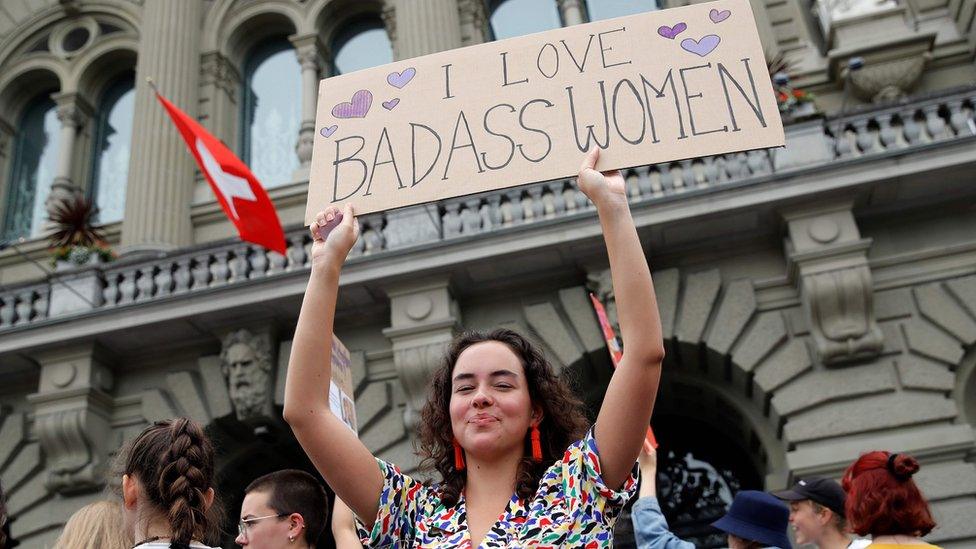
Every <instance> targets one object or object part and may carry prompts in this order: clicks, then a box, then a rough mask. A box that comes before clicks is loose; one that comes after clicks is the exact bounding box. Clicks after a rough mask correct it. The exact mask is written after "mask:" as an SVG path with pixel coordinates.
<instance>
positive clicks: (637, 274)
mask: <svg viewBox="0 0 976 549" xmlns="http://www.w3.org/2000/svg"><path fill="white" fill-rule="evenodd" d="M599 157H600V149H598V148H594V149H592V150H590V152H589V153H587V155H586V158H585V159H584V160H583V165H582V166H581V167H580V174H579V179H578V181H579V186H580V190H582V191H583V192H584V193H586V196H587V197H589V199H590V200H591V201H592V202H593V203H594V204H595V205H596V209H597V212H598V213H599V216H600V225H601V226H602V227H603V238H604V240H605V241H606V245H607V255H608V256H609V257H610V275H611V278H612V280H613V292H614V295H615V297H616V300H617V318H618V321H619V322H620V336H621V338H622V339H623V347H624V355H623V359H622V360H621V361H620V365H619V366H617V369H616V371H615V372H614V374H613V377H612V378H611V380H610V385H609V387H607V394H606V396H605V397H604V399H603V406H602V407H601V408H600V415H599V416H597V420H596V430H595V436H596V443H597V447H598V448H599V449H600V468H601V470H602V473H603V480H604V482H606V484H607V486H609V487H610V488H618V487H620V486H621V485H622V484H623V482H624V480H626V478H627V476H628V475H629V474H630V471H631V469H632V468H633V467H634V461H635V460H636V459H637V454H638V453H639V452H640V449H641V446H642V444H643V440H644V434H645V433H646V432H647V427H648V425H649V423H650V420H651V411H652V410H653V409H654V398H655V397H656V396H657V387H658V384H659V382H660V380H661V362H662V361H663V360H664V340H663V338H662V335H661V318H660V316H659V315H658V311H657V298H656V297H655V296H654V285H653V284H652V283H651V271H650V269H649V268H648V267H647V259H646V258H645V257H644V250H643V249H642V248H641V243H640V239H639V238H638V236H637V228H636V227H635V226H634V220H633V218H632V217H631V216H630V206H629V205H628V204H627V189H626V185H625V183H624V178H623V176H622V175H621V174H620V172H619V171H613V172H607V173H604V174H601V173H600V172H598V171H596V170H595V169H594V168H595V166H596V163H597V160H598V159H599Z"/></svg>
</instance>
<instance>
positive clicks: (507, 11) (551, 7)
mask: <svg viewBox="0 0 976 549" xmlns="http://www.w3.org/2000/svg"><path fill="white" fill-rule="evenodd" d="M561 26H563V25H562V19H561V18H560V17H559V8H558V6H556V0H501V1H498V2H493V8H492V10H491V31H492V34H493V35H494V36H495V39H496V40H503V39H505V38H512V37H515V36H522V35H525V34H532V33H534V32H542V31H547V30H552V29H558V28H559V27H561Z"/></svg>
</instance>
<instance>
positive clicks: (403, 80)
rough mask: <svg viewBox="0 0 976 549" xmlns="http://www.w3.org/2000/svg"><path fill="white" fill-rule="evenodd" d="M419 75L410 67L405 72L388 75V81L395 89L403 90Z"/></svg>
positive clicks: (394, 72)
mask: <svg viewBox="0 0 976 549" xmlns="http://www.w3.org/2000/svg"><path fill="white" fill-rule="evenodd" d="M416 75H417V69H415V68H413V67H410V68H408V69H403V72H396V71H393V72H391V73H390V74H388V75H386V81H387V82H389V83H390V85H391V86H393V87H394V88H402V87H404V86H406V85H407V84H409V83H410V81H411V80H413V77H414V76H416Z"/></svg>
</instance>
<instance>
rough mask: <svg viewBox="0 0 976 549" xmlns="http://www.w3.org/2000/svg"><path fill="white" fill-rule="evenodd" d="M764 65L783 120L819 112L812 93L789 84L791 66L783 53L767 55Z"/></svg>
mask: <svg viewBox="0 0 976 549" xmlns="http://www.w3.org/2000/svg"><path fill="white" fill-rule="evenodd" d="M766 66H767V68H768V69H769V78H770V79H771V80H772V82H773V90H774V91H775V92H776V105H777V106H778V107H779V112H780V115H782V117H783V121H784V122H795V121H799V120H804V119H807V118H810V117H812V116H814V115H816V114H817V113H818V112H819V110H818V109H817V105H816V103H815V100H816V97H815V96H814V95H813V94H812V93H809V92H807V91H805V90H802V89H800V88H795V87H793V86H791V85H790V76H789V73H790V72H791V71H792V68H793V67H792V64H791V63H790V61H789V60H788V59H787V58H786V56H785V55H783V54H782V53H778V54H776V55H775V56H772V57H768V58H767V61H766Z"/></svg>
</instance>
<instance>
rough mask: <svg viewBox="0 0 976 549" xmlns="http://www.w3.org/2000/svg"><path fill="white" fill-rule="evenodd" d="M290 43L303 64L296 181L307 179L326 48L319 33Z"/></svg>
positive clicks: (326, 57)
mask: <svg viewBox="0 0 976 549" xmlns="http://www.w3.org/2000/svg"><path fill="white" fill-rule="evenodd" d="M291 43H292V44H294V45H295V54H296V55H297V56H298V63H299V65H301V67H302V125H301V128H300V129H299V130H298V143H297V144H296V145H295V152H296V153H297V154H298V161H299V167H298V169H296V170H295V174H294V176H293V177H292V179H294V180H295V181H299V180H302V179H308V169H309V165H310V163H311V162H312V143H313V141H314V137H315V103H316V100H317V99H318V96H319V78H320V75H321V74H322V72H323V70H322V69H323V64H324V60H325V59H328V58H329V56H328V55H327V54H326V53H325V47H324V46H323V45H322V43H321V41H320V40H319V38H318V35H309V36H302V37H300V38H293V39H292V40H291ZM330 72H331V71H330Z"/></svg>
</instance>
